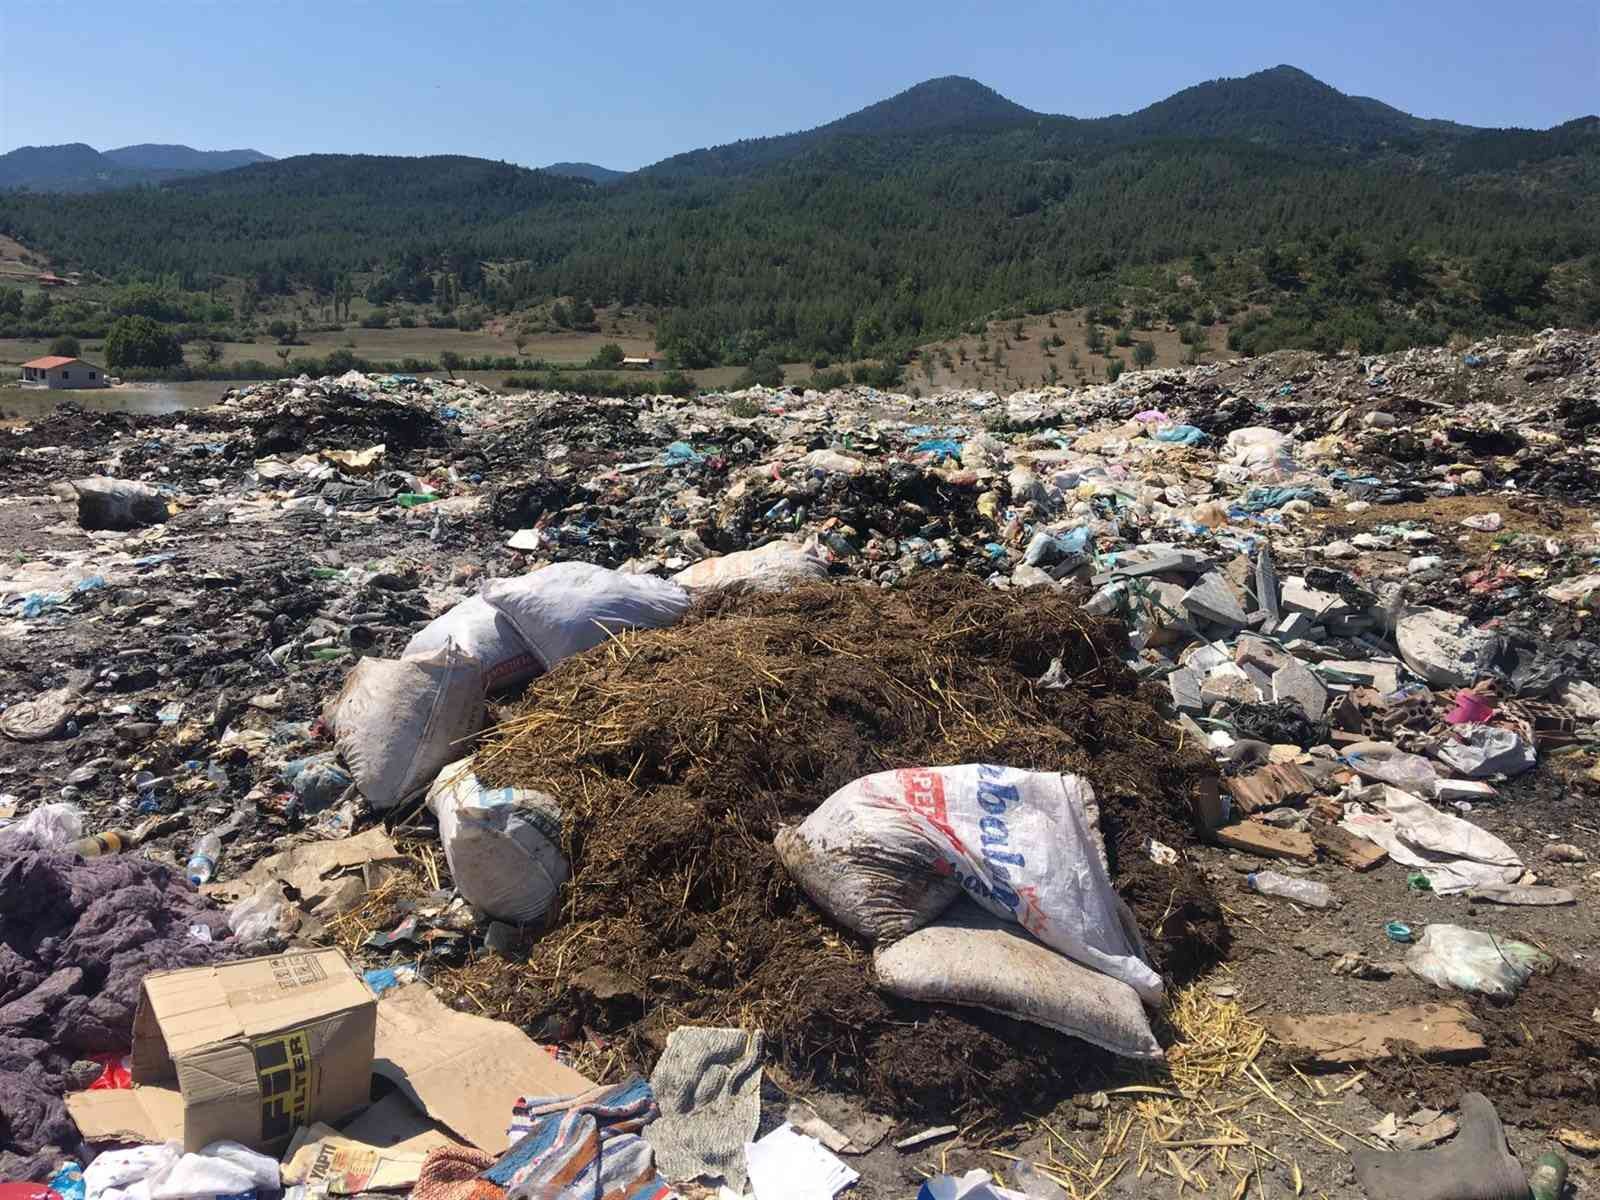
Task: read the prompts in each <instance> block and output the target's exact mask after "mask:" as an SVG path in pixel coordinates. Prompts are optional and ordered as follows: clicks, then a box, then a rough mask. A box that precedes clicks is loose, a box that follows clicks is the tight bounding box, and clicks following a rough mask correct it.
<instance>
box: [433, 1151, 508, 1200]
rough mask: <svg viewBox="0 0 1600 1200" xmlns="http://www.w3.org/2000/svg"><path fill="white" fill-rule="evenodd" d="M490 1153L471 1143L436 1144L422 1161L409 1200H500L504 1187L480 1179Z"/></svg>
mask: <svg viewBox="0 0 1600 1200" xmlns="http://www.w3.org/2000/svg"><path fill="white" fill-rule="evenodd" d="M493 1165H494V1155H492V1154H486V1153H484V1152H483V1151H482V1150H475V1149H473V1148H472V1147H471V1146H440V1147H438V1148H437V1149H435V1150H430V1151H429V1152H428V1157H427V1158H425V1159H423V1160H422V1171H421V1173H420V1174H418V1176H417V1186H416V1187H414V1188H412V1189H411V1200H504V1197H505V1194H506V1190H505V1188H503V1187H501V1186H500V1185H499V1184H497V1183H491V1182H490V1181H489V1180H487V1179H483V1178H481V1176H482V1174H483V1171H484V1169H485V1168H487V1167H491V1166H493Z"/></svg>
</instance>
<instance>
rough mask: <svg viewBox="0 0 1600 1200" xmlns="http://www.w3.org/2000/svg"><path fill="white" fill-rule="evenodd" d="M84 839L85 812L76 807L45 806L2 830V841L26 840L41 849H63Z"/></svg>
mask: <svg viewBox="0 0 1600 1200" xmlns="http://www.w3.org/2000/svg"><path fill="white" fill-rule="evenodd" d="M82 836H83V810H82V809H80V808H79V807H78V806H77V805H76V804H67V803H64V802H62V803H56V804H41V805H39V807H38V808H36V809H34V810H33V811H32V812H30V813H29V814H28V815H27V816H25V817H23V818H22V819H21V820H19V821H14V822H13V823H12V824H10V825H7V826H6V827H5V828H4V829H0V839H3V838H25V839H27V840H28V841H30V842H32V843H33V844H34V845H36V846H38V847H39V848H40V849H41V850H63V849H65V848H66V847H68V846H70V845H72V844H73V843H74V842H76V841H77V840H78V839H79V838H81V837H82Z"/></svg>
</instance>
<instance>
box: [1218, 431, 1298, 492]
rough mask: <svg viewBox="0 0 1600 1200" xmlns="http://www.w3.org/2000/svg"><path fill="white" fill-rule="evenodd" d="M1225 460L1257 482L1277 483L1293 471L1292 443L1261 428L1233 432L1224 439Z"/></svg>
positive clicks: (1281, 435) (1284, 436) (1279, 434)
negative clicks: (1244, 471)
mask: <svg viewBox="0 0 1600 1200" xmlns="http://www.w3.org/2000/svg"><path fill="white" fill-rule="evenodd" d="M1226 457H1227V461H1228V462H1230V463H1233V464H1234V465H1235V466H1239V467H1243V468H1244V469H1245V470H1246V471H1247V472H1248V473H1249V474H1250V475H1251V476H1252V477H1253V478H1255V479H1257V480H1261V481H1265V482H1269V483H1276V482H1280V481H1282V480H1283V479H1285V478H1287V477H1288V476H1290V475H1292V474H1293V473H1294V470H1295V461H1294V439H1293V438H1291V437H1290V436H1289V435H1288V434H1286V433H1282V432H1280V431H1279V430H1276V429H1269V428H1267V427H1266V426H1264V425H1252V426H1249V427H1247V428H1245V429H1235V430H1234V431H1233V432H1232V433H1230V434H1229V435H1228V443H1227V452H1226Z"/></svg>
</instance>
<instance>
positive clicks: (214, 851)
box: [184, 833, 222, 887]
mask: <svg viewBox="0 0 1600 1200" xmlns="http://www.w3.org/2000/svg"><path fill="white" fill-rule="evenodd" d="M221 857H222V839H221V838H219V837H218V836H217V835H216V834H214V833H208V834H206V835H205V837H203V838H201V839H200V840H199V841H198V842H196V843H195V845H194V851H193V852H192V853H191V854H190V855H189V862H188V864H187V865H186V866H185V867H184V873H185V874H186V875H188V877H189V882H190V883H192V884H194V886H195V887H199V886H200V885H201V884H202V883H210V882H211V877H212V876H213V875H215V874H216V873H217V859H219V858H221Z"/></svg>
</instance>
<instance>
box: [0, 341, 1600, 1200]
mask: <svg viewBox="0 0 1600 1200" xmlns="http://www.w3.org/2000/svg"><path fill="white" fill-rule="evenodd" d="M0 493H3V494H0V530H3V534H4V544H5V545H6V547H7V551H8V553H7V556H6V559H5V561H4V563H3V564H0V745H3V746H4V750H5V752H4V754H3V756H0V1180H4V1181H7V1182H12V1181H14V1182H18V1183H26V1184H31V1185H36V1186H34V1187H33V1188H32V1189H31V1190H29V1191H27V1193H26V1194H28V1195H31V1196H32V1195H36V1196H38V1197H40V1198H41V1200H55V1197H57V1196H59V1197H62V1198H63V1200H80V1198H81V1200H184V1198H187V1197H212V1196H219V1197H221V1196H227V1197H234V1196H242V1195H247V1194H249V1195H254V1196H256V1197H259V1198H261V1200H265V1198H266V1197H269V1196H276V1195H279V1194H283V1195H286V1196H292V1197H293V1200H322V1198H323V1197H338V1196H346V1195H364V1194H372V1195H390V1196H393V1195H404V1194H408V1193H409V1194H414V1195H415V1196H416V1197H417V1200H496V1198H497V1197H500V1196H511V1197H513V1200H545V1198H555V1200H576V1198H577V1197H580V1196H582V1197H595V1196H606V1197H666V1196H670V1195H682V1196H688V1197H709V1196H718V1197H746V1196H748V1197H753V1198H754V1200H784V1198H789V1197H808V1198H809V1197H832V1196H835V1195H844V1196H857V1197H865V1198H868V1200H871V1198H876V1197H906V1198H908V1200H909V1198H910V1197H912V1196H917V1197H927V1198H929V1200H952V1198H956V1197H964V1198H969V1200H981V1198H984V1197H999V1198H1014V1197H1025V1198H1031V1200H1055V1198H1056V1197H1072V1198H1074V1200H1093V1198H1097V1197H1102V1196H1104V1197H1116V1196H1147V1195H1160V1196H1173V1197H1183V1196H1185V1195H1188V1194H1193V1195H1195V1196H1215V1197H1219V1198H1222V1200H1243V1198H1244V1197H1247V1196H1261V1197H1266V1196H1285V1197H1288V1196H1306V1195H1318V1196H1324V1197H1337V1198H1341V1200H1344V1198H1354V1197H1359V1196H1366V1197H1370V1198H1371V1200H1391V1198H1393V1200H1399V1198H1401V1197H1406V1198H1409V1200H1428V1198H1434V1200H1474V1198H1476V1197H1485V1198H1500V1197H1530V1196H1531V1197H1536V1198H1538V1200H1546V1198H1547V1197H1551V1198H1553V1197H1556V1196H1559V1195H1563V1194H1569V1195H1583V1194H1586V1192H1587V1190H1588V1189H1590V1188H1592V1187H1594V1186H1595V1182H1596V1180H1597V1179H1600V1176H1597V1175H1596V1173H1595V1165H1594V1157H1593V1156H1595V1155H1596V1154H1600V1007H1596V1005H1597V1003H1600V989H1597V988H1596V986H1595V982H1596V981H1595V976H1594V973H1593V964H1594V958H1595V955H1596V954H1597V953H1600V944H1597V941H1596V937H1595V934H1594V922H1593V920H1592V919H1591V917H1592V913H1591V908H1592V905H1593V904H1594V903H1595V902H1596V899H1597V897H1600V864H1597V863H1595V862H1593V861H1592V859H1593V858H1594V857H1595V856H1596V855H1600V815H1597V813H1596V805H1595V800H1596V798H1597V796H1600V686H1597V681H1600V618H1597V616H1596V612H1597V610H1600V511H1597V510H1596V497H1597V496H1600V336H1597V335H1592V334H1583V333H1576V332H1572V331H1562V330H1549V331H1546V332H1545V333H1543V334H1541V335H1539V336H1538V337H1535V338H1519V339H1494V340H1488V341H1484V342H1480V343H1477V344H1475V345H1472V346H1467V347H1461V348H1450V349H1445V348H1434V349H1419V350H1413V351H1408V352H1405V353H1399V354H1391V355H1385V356H1381V357H1370V356H1369V357H1356V356H1351V355H1344V356H1333V357H1319V356H1315V355H1310V354H1302V353H1295V352H1285V353H1279V354H1273V355H1269V356H1266V357H1264V358H1259V359H1252V360H1244V361H1239V362H1233V363H1227V364H1220V365H1205V366H1199V367H1191V368H1184V369H1175V370H1161V371H1148V372H1140V373H1133V374H1128V375H1124V376H1123V377H1122V378H1120V379H1119V380H1118V381H1116V382H1115V383H1112V384H1107V385H1104V386H1097V387H1091V388H1079V389H1067V388H1048V389H1044V390H1040V391H1031V392H1020V393H1017V394H1014V395H1011V396H1004V397H1002V396H998V395H995V394H993V393H989V392H974V391H966V392H949V393H944V394H940V395H937V396H932V397H925V398H920V397H910V396H904V395H898V394H890V393H884V392H877V391H873V390H871V389H867V388H858V389H854V390H850V391H841V392H831V393H818V392H814V391H802V390H800V389H780V390H770V389H759V388H757V389H752V390H749V391H744V392H737V393H727V394H703V395H700V396H697V397H693V398H689V399H678V398H673V397H667V396H661V397H654V398H647V399H643V400H637V399H635V400H605V399H598V400H597V399H592V398H580V397H572V396H566V395H559V394H549V393H523V394H501V393H497V392H494V391H492V390H490V389H488V388H485V387H482V386H480V385H476V384H471V383H467V382H464V381H456V380H450V379H445V378H428V379H418V378H411V377H403V376H374V377H367V376H363V375H360V374H358V373H355V372H351V373H349V374H347V375H344V376H341V377H338V378H327V379H320V380H319V379H309V378H300V379H290V380H282V381H278V382H274V383H264V384H257V385H254V386H250V387H245V388H240V389H236V390H233V391H229V392H227V393H226V394H224V395H222V396H220V397H219V400H218V403H217V404H216V405H214V406H213V407H210V408H206V409H201V410H196V411H190V412H178V413H172V414H167V415H162V416H135V415H127V414H118V413H106V412H89V411H85V410H82V409H79V408H76V407H74V406H72V405H71V404H70V403H68V404H63V405H62V406H61V407H60V408H58V409H57V410H56V411H55V412H54V413H53V414H52V415H50V416H48V417H46V418H43V419H40V420H38V421H36V422H34V423H32V424H27V425H15V424H14V425H11V426H9V427H5V428H3V429H0ZM1563 1189H1566V1190H1565V1191H1563ZM0 1190H3V1187H0ZM22 1194H24V1193H22V1192H19V1193H18V1195H19V1196H20V1195H22Z"/></svg>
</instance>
